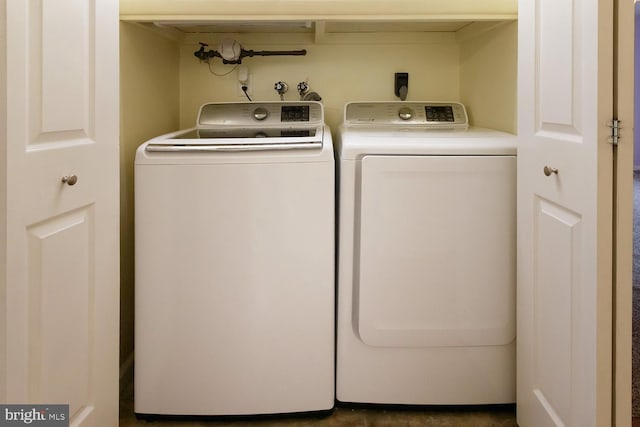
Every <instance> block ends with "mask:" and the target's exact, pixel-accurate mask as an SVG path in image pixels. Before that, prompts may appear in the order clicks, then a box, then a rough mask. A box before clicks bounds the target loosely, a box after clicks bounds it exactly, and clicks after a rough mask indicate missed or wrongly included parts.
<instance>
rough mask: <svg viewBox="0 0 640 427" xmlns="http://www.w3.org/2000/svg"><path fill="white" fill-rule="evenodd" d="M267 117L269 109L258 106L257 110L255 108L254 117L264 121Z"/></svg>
mask: <svg viewBox="0 0 640 427" xmlns="http://www.w3.org/2000/svg"><path fill="white" fill-rule="evenodd" d="M267 117H269V112H268V111H267V109H266V108H263V107H258V108H256V109H255V110H253V118H254V119H256V120H259V121H262V120H264V119H266V118H267Z"/></svg>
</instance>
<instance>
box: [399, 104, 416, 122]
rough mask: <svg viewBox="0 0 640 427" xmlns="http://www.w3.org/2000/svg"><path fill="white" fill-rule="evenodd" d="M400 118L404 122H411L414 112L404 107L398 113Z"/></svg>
mask: <svg viewBox="0 0 640 427" xmlns="http://www.w3.org/2000/svg"><path fill="white" fill-rule="evenodd" d="M398 117H400V118H401V119H402V120H409V119H411V118H412V117H413V110H412V109H411V108H409V107H402V108H401V109H400V111H398Z"/></svg>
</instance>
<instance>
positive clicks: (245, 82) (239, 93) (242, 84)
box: [236, 74, 253, 98]
mask: <svg viewBox="0 0 640 427" xmlns="http://www.w3.org/2000/svg"><path fill="white" fill-rule="evenodd" d="M236 84H237V85H238V96H240V97H242V98H244V97H245V95H244V91H243V90H242V86H247V95H249V96H251V94H252V93H253V91H252V90H251V89H252V87H251V74H247V80H245V81H244V83H243V82H237V83H236Z"/></svg>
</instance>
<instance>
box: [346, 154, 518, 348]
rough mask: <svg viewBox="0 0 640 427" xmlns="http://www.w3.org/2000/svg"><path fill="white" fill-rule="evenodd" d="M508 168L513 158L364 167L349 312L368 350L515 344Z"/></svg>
mask: <svg viewBox="0 0 640 427" xmlns="http://www.w3.org/2000/svg"><path fill="white" fill-rule="evenodd" d="M515 166H516V160H515V157H511V156H478V157H472V156H448V157H447V156H366V157H365V158H364V159H363V160H362V169H361V176H362V179H361V186H362V189H361V196H360V199H361V200H360V221H358V222H359V223H360V224H361V225H360V233H359V236H360V239H359V240H360V242H359V248H360V249H359V280H358V299H357V306H356V307H354V312H355V313H357V315H358V331H359V334H360V338H361V339H362V340H363V341H364V342H365V343H366V344H369V345H373V346H392V347H451V346H474V345H506V344H508V343H510V342H512V341H513V340H514V338H515V294H514V292H515V268H514V267H515V209H514V208H515V182H514V178H515V174H516V172H515ZM460 266H464V268H460Z"/></svg>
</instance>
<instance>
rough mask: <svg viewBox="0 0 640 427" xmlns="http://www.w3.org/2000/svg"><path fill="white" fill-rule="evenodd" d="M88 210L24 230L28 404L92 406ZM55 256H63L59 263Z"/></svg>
mask: <svg viewBox="0 0 640 427" xmlns="http://www.w3.org/2000/svg"><path fill="white" fill-rule="evenodd" d="M93 232H94V230H93V210H92V208H91V207H89V208H87V209H80V210H78V211H75V212H71V213H68V214H64V215H61V216H58V217H56V218H51V219H49V220H47V221H45V222H43V223H41V224H37V225H35V226H32V227H28V228H27V234H28V236H27V239H28V249H27V251H28V258H27V262H28V267H27V269H28V271H29V276H30V278H29V300H30V301H29V319H30V320H31V321H30V322H29V335H28V336H29V347H30V348H31V352H30V354H29V387H30V393H31V396H30V397H29V400H30V401H38V402H65V403H69V405H70V407H69V416H70V418H71V419H74V417H75V416H76V415H77V414H78V412H79V411H80V410H81V409H83V408H87V407H91V406H92V402H91V401H90V399H89V398H90V396H92V395H94V394H95V391H94V390H91V388H92V387H95V386H96V384H95V382H93V381H91V378H90V371H91V365H92V363H95V361H94V360H93V359H94V354H93V348H92V342H91V335H92V334H93V333H95V323H94V319H95V316H94V313H93V303H92V301H91V300H92V297H93V295H94V293H95V289H94V287H95V277H93V272H92V269H91V265H92V264H93V263H94V262H95V259H94V253H93V248H92V244H91V236H92V234H93ZM57 254H64V256H63V257H58V256H57Z"/></svg>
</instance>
